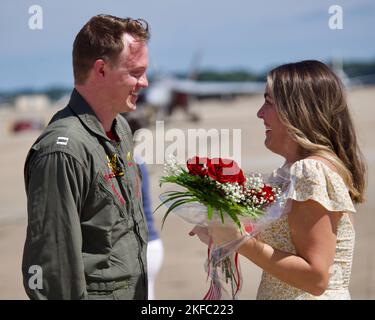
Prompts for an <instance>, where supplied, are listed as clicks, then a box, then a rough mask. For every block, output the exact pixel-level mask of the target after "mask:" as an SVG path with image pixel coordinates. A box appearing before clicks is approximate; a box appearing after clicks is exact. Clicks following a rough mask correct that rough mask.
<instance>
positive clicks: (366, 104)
mask: <svg viewBox="0 0 375 320" xmlns="http://www.w3.org/2000/svg"><path fill="white" fill-rule="evenodd" d="M348 100H349V106H350V108H351V112H352V115H353V119H354V122H355V124H356V127H357V131H358V137H359V143H360V146H361V148H362V151H363V153H364V155H365V158H366V161H367V165H368V188H367V202H366V203H365V204H362V205H359V206H357V207H356V209H357V213H356V214H355V217H354V219H355V230H356V247H355V254H354V261H353V269H352V277H351V284H350V292H351V296H352V299H375V255H374V250H373V243H374V242H375V229H374V226H375V224H374V222H375V216H374V212H375V210H374V209H375V198H374V197H372V195H373V193H374V190H375V139H374V136H375V108H374V101H375V88H358V89H353V90H351V91H349V92H348ZM262 101H263V97H262V96H261V95H256V96H252V97H246V98H237V99H234V100H230V101H219V100H206V101H196V102H193V103H192V106H191V109H192V111H194V112H195V113H197V114H199V116H200V117H201V121H199V122H189V121H186V120H185V115H184V114H183V113H182V112H177V113H176V114H174V115H173V116H172V118H171V119H170V120H169V121H168V122H167V123H166V124H165V130H166V131H168V130H169V129H173V128H178V129H180V130H182V132H184V133H186V132H187V130H188V129H205V130H208V129H212V128H213V129H230V130H232V129H240V130H241V131H240V132H241V159H240V162H241V167H242V168H243V169H244V170H245V171H253V172H261V173H267V172H271V171H272V170H273V169H275V168H276V167H278V166H279V165H281V164H282V163H283V159H282V158H281V157H279V156H277V155H275V154H273V153H271V152H270V151H269V150H267V149H266V148H265V147H264V144H263V142H264V127H263V121H262V120H260V119H258V118H257V117H256V112H257V110H258V109H259V108H260V106H261V105H262ZM52 111H53V110H50V111H48V112H45V113H43V114H42V115H41V116H42V117H45V118H48V117H50V116H51V115H52V113H53V112H52ZM17 116H20V114H17V112H15V111H14V112H13V111H4V110H0V130H1V131H2V133H1V136H0V148H1V150H2V151H1V155H0V170H1V171H0V172H1V174H0V182H1V186H2V188H1V192H0V256H1V257H2V262H1V264H0V299H27V296H26V294H25V292H24V289H23V284H22V274H21V261H22V251H23V245H24V241H25V235H26V225H27V213H26V194H25V188H24V181H23V165H24V161H25V158H26V154H27V152H28V150H29V148H30V146H31V145H32V143H33V142H34V141H35V139H36V138H37V136H38V135H39V132H37V131H34V132H27V133H26V132H25V133H20V134H11V133H9V131H7V127H8V125H9V121H11V119H15V118H16V117H17ZM23 116H24V115H23ZM33 116H35V114H34V115H33ZM231 132H232V131H231ZM237 142H238V138H237ZM166 145H167V144H166ZM155 147H157V146H155ZM148 169H149V172H150V180H151V183H150V187H151V194H152V200H153V208H156V206H157V205H158V204H159V203H160V200H159V194H160V193H161V189H160V188H159V179H160V177H161V176H162V174H163V165H161V164H148ZM164 212H165V210H164V209H161V210H160V211H158V212H157V213H156V214H155V216H154V217H155V224H156V227H157V230H159V233H160V237H161V239H162V241H163V245H164V261H163V265H162V268H161V270H160V273H159V275H158V278H157V280H156V290H155V291H156V292H155V295H156V299H162V300H177V299H186V300H191V299H198V300H199V299H202V297H203V296H204V294H205V293H206V291H207V290H208V282H207V281H206V280H207V276H206V273H205V271H204V262H205V258H206V255H207V249H206V248H205V247H204V246H203V245H202V244H201V243H200V241H199V240H198V239H197V238H196V237H193V238H192V237H190V236H189V235H188V232H189V231H190V230H191V229H192V227H193V226H192V225H189V224H188V223H186V222H185V221H183V220H182V219H181V218H179V217H177V216H174V215H173V214H171V215H170V216H169V217H168V219H167V221H166V224H165V226H164V228H163V230H160V226H161V219H162V217H163V213H164ZM240 261H241V269H242V275H243V281H244V283H243V288H242V293H241V295H240V299H245V300H253V299H255V297H256V292H257V287H258V284H259V281H260V276H261V269H259V268H258V267H257V266H256V265H254V264H253V263H252V262H250V261H248V260H246V259H245V258H242V257H241V258H240Z"/></svg>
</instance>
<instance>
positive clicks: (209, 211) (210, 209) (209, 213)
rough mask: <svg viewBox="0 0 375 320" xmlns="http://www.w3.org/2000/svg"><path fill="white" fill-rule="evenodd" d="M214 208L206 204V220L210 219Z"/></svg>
mask: <svg viewBox="0 0 375 320" xmlns="http://www.w3.org/2000/svg"><path fill="white" fill-rule="evenodd" d="M213 212H214V210H213V209H212V206H211V205H210V204H207V215H208V220H211V219H212V214H213Z"/></svg>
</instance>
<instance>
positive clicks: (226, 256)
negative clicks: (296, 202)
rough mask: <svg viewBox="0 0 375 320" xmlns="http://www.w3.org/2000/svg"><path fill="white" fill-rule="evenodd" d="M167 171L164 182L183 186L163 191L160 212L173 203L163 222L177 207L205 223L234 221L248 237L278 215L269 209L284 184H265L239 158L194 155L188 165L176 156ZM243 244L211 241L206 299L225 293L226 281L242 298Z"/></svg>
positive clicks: (189, 218)
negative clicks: (244, 168) (246, 171)
mask: <svg viewBox="0 0 375 320" xmlns="http://www.w3.org/2000/svg"><path fill="white" fill-rule="evenodd" d="M165 171H166V175H165V176H163V177H162V178H161V180H160V185H162V184H164V183H174V184H177V185H179V186H181V187H183V190H180V191H177V190H173V191H167V192H164V193H163V194H162V195H161V199H162V203H161V204H160V205H159V206H158V207H157V208H156V209H155V211H156V210H157V209H159V208H160V206H162V205H166V206H167V207H168V210H167V211H166V213H165V215H164V217H163V220H162V226H164V223H165V220H166V218H167V216H168V215H169V214H170V213H171V212H172V211H175V212H177V213H178V214H179V215H180V216H181V217H182V218H184V219H185V220H187V221H188V222H190V223H193V224H197V225H202V226H208V225H209V224H210V223H211V222H213V221H216V222H217V220H219V221H221V223H222V224H223V225H228V218H229V220H230V221H229V223H231V224H235V226H237V227H238V228H239V229H240V231H241V232H242V233H243V234H244V238H243V239H246V236H253V235H255V233H257V232H259V231H260V229H261V227H264V226H265V225H266V222H269V221H270V220H272V219H274V218H275V217H273V218H271V219H270V218H269V217H268V216H267V215H266V210H265V209H266V208H267V207H269V206H270V205H271V204H273V203H276V202H277V200H278V199H279V198H280V194H281V191H280V189H279V188H277V187H276V186H271V185H268V184H265V183H264V181H263V178H262V177H261V175H260V174H252V175H245V174H244V173H243V171H242V169H240V168H239V166H238V165H237V163H236V162H235V161H234V160H229V159H222V158H213V159H209V158H200V157H197V156H195V157H193V158H191V159H189V160H188V161H187V165H186V168H184V167H182V166H180V165H178V164H177V162H176V159H175V158H170V159H169V161H168V162H167V164H166V167H165ZM243 239H242V240H243ZM240 243H242V241H236V242H235V243H228V244H225V245H222V246H215V247H213V246H211V245H210V246H209V248H208V259H207V261H206V271H207V272H208V276H209V277H210V278H211V286H210V290H209V291H208V293H207V294H206V296H205V297H204V299H220V298H222V293H223V292H227V291H228V290H226V289H225V288H224V284H229V285H230V291H231V298H232V299H236V298H237V296H238V293H239V291H240V288H241V285H242V279H241V273H240V270H239V263H238V254H237V253H235V249H236V248H238V246H239V245H240Z"/></svg>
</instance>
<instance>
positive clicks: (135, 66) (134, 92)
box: [106, 34, 148, 113]
mask: <svg viewBox="0 0 375 320" xmlns="http://www.w3.org/2000/svg"><path fill="white" fill-rule="evenodd" d="M147 67H148V49H147V44H146V43H145V42H144V41H137V40H136V39H134V38H133V37H132V36H130V35H128V34H126V35H124V49H123V50H122V52H121V53H120V55H119V57H118V61H117V64H116V65H115V66H111V67H109V68H108V72H107V77H106V90H107V92H108V99H109V103H111V107H112V109H113V111H114V112H115V113H122V112H130V111H134V110H135V109H136V102H137V99H138V94H139V91H140V90H141V89H142V88H146V87H147V86H148V81H147V77H146V70H147Z"/></svg>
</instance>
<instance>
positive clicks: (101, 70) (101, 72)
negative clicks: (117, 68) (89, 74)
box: [93, 59, 107, 78]
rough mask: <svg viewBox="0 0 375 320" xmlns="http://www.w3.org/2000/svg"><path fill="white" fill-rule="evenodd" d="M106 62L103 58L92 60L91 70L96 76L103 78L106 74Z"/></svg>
mask: <svg viewBox="0 0 375 320" xmlns="http://www.w3.org/2000/svg"><path fill="white" fill-rule="evenodd" d="M106 65H107V63H106V62H105V61H104V60H103V59H98V60H96V61H95V62H94V66H93V71H94V74H95V77H96V78H104V77H105V75H106V67H107V66H106Z"/></svg>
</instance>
